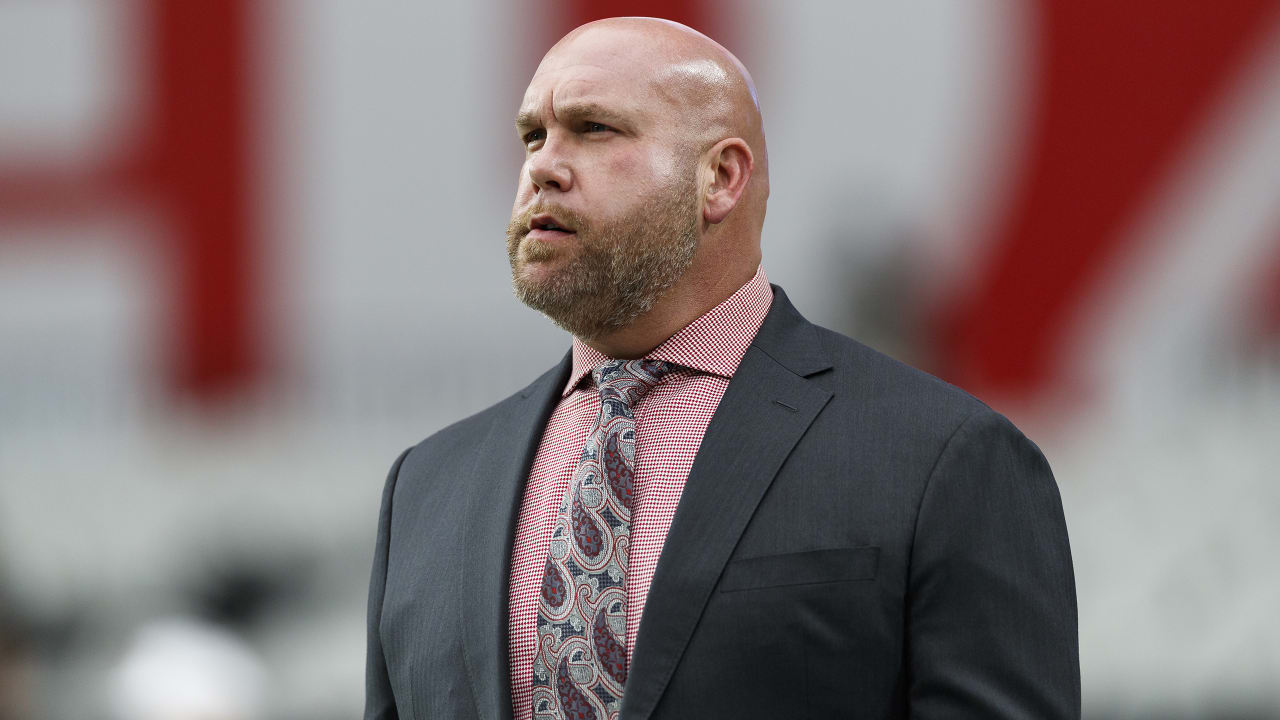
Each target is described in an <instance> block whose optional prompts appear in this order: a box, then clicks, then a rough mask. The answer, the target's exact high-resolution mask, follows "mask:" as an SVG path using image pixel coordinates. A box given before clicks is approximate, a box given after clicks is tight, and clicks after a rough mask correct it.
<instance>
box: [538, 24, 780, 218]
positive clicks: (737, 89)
mask: <svg viewBox="0 0 1280 720" xmlns="http://www.w3.org/2000/svg"><path fill="white" fill-rule="evenodd" d="M601 58H607V59H608V60H610V61H612V62H613V63H617V64H620V65H623V66H625V67H627V68H628V70H629V71H632V72H635V73H638V74H640V75H643V76H644V79H645V80H647V81H648V82H649V83H650V86H651V87H652V88H653V89H654V91H655V92H656V94H657V95H658V96H659V97H660V98H662V99H663V100H665V101H666V102H667V103H668V104H669V105H670V106H671V108H672V109H673V110H675V111H676V112H677V117H676V118H674V119H673V120H674V122H673V123H672V126H673V127H674V128H676V130H677V131H679V132H680V133H682V134H683V135H684V136H685V140H686V141H687V142H688V144H689V148H690V149H691V150H693V151H694V152H698V153H702V152H705V151H707V150H708V149H710V148H712V147H713V146H715V145H716V144H717V143H719V142H720V141H722V140H724V139H726V138H735V137H736V138H741V139H742V140H743V141H745V142H746V143H747V146H748V147H750V149H751V153H752V155H753V158H754V161H755V170H754V172H753V173H752V178H751V182H750V187H749V189H748V191H747V193H746V197H745V198H744V200H745V201H746V204H747V205H748V206H758V207H753V208H751V210H749V211H748V213H746V214H749V215H752V216H758V218H757V221H758V223H760V224H763V220H764V203H765V200H766V199H767V198H768V194H769V190H768V188H769V162H768V151H767V149H766V147H765V138H764V123H763V120H762V118H761V114H760V102H759V97H758V95H757V94H756V88H755V83H754V81H752V79H751V74H750V73H749V72H748V71H747V68H746V66H744V65H743V64H742V62H741V61H740V60H738V58H737V57H735V56H734V55H733V53H731V52H729V51H728V50H727V49H726V48H725V47H724V46H722V45H721V44H720V43H718V42H716V41H715V40H712V39H711V38H709V37H707V36H706V35H704V34H702V33H700V32H698V31H697V30H694V29H693V28H690V27H688V26H685V25H681V24H680V23H677V22H673V21H671V20H664V19H659V18H645V17H620V18H607V19H604V20H597V21H595V22H591V23H587V24H585V25H582V26H579V27H577V28H575V29H574V30H572V31H570V32H569V34H567V35H565V36H564V37H563V38H561V39H560V41H559V42H557V43H556V44H555V45H554V46H552V48H551V50H549V51H548V52H547V54H546V56H545V57H544V58H543V60H542V62H541V63H540V64H539V66H538V72H539V73H540V72H542V71H544V70H546V69H553V68H555V67H559V66H561V64H562V63H570V62H591V61H592V60H597V61H599V60H600V59H601ZM534 76H535V77H537V73H535V75H534Z"/></svg>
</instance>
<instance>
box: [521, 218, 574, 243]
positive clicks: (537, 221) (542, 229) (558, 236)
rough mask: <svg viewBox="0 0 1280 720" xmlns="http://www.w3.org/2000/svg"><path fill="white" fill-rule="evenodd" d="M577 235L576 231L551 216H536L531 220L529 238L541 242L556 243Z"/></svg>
mask: <svg viewBox="0 0 1280 720" xmlns="http://www.w3.org/2000/svg"><path fill="white" fill-rule="evenodd" d="M575 234H577V231H576V230H574V229H573V228H571V227H568V226H567V225H565V223H564V222H562V221H560V220H558V219H557V218H556V217H555V216H554V215H551V214H547V213H544V214H541V215H534V216H533V217H532V218H530V219H529V234H528V237H531V238H533V239H534V240H537V241H539V242H556V241H558V240H563V239H564V238H567V237H570V236H572V235H575Z"/></svg>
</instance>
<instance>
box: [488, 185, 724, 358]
mask: <svg viewBox="0 0 1280 720" xmlns="http://www.w3.org/2000/svg"><path fill="white" fill-rule="evenodd" d="M688 178H689V180H688V181H687V182H685V183H681V184H677V185H676V186H674V187H672V188H669V189H668V190H667V191H666V192H664V193H663V194H661V195H655V196H651V197H650V198H648V199H647V200H646V201H645V202H643V203H641V204H640V205H639V206H637V207H636V208H634V209H633V210H630V211H628V212H627V213H626V214H625V215H624V216H622V217H620V218H618V219H616V220H610V221H608V222H599V223H597V222H593V221H591V220H588V219H587V218H585V217H583V216H582V215H581V214H579V213H575V212H571V211H569V210H568V209H566V208H562V207H558V206H554V205H548V204H539V205H537V206H535V207H532V208H530V209H529V210H528V211H526V212H524V213H521V214H519V215H516V216H513V217H512V219H511V223H510V224H509V225H508V226H507V255H508V257H509V258H510V260H511V278H512V285H513V287H514V289H515V294H516V297H518V298H519V299H520V301H521V302H523V303H524V304H525V305H528V306H529V307H531V308H533V309H534V310H537V311H539V312H541V313H543V314H544V315H546V316H547V317H549V318H551V320H552V321H553V322H555V324H556V325H559V326H560V327H561V328H563V329H565V330H567V331H568V332H570V333H572V334H573V335H575V336H577V337H579V338H581V339H583V340H594V339H597V338H600V337H603V336H605V335H608V334H609V333H612V332H614V331H616V330H620V329H622V328H624V327H626V326H628V325H630V324H631V323H632V322H633V321H634V320H635V319H636V318H638V317H640V316H641V315H643V314H645V313H646V312H648V311H649V310H650V309H651V308H652V307H653V305H654V303H656V302H657V301H658V298H660V297H661V296H662V294H663V293H664V292H665V291H666V290H668V289H669V288H670V287H671V286H672V285H674V284H675V283H676V281H678V280H679V279H680V277H681V276H683V275H684V273H685V271H686V270H688V269H689V265H690V264H691V263H692V262H693V256H694V253H695V252H696V251H697V249H698V229H699V217H700V216H699V212H698V201H697V186H696V183H694V181H693V173H692V172H690V173H688ZM544 212H549V213H551V214H552V215H554V216H555V217H556V218H558V219H559V220H560V221H561V222H564V223H566V224H567V225H569V226H570V227H573V228H575V229H576V235H575V236H574V237H572V238H568V239H567V241H568V242H570V243H573V244H574V248H565V247H560V246H558V244H557V245H553V244H550V243H543V242H539V241H534V240H528V239H526V237H525V236H526V235H528V233H529V220H530V218H532V217H533V216H534V215H537V214H539V213H544ZM573 249H576V251H577V254H576V256H575V257H573V258H572V259H571V260H569V261H568V262H567V263H565V264H564V266H563V267H561V268H559V269H557V270H556V271H555V272H554V274H550V275H548V276H544V277H541V278H539V277H536V276H534V275H533V274H532V273H530V272H528V270H529V266H530V265H531V264H537V263H541V262H546V261H552V260H555V259H556V257H557V256H559V255H561V254H562V253H565V252H570V251H572V250H573Z"/></svg>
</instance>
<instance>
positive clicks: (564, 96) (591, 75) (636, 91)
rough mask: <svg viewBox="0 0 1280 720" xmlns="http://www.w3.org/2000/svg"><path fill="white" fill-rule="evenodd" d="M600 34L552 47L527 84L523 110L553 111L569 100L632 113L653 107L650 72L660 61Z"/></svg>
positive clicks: (651, 75) (616, 39) (618, 40)
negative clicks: (601, 105) (602, 105)
mask: <svg viewBox="0 0 1280 720" xmlns="http://www.w3.org/2000/svg"><path fill="white" fill-rule="evenodd" d="M603 35H604V34H589V35H588V36H585V37H580V38H575V39H574V40H573V41H572V42H570V43H568V44H565V45H562V46H557V47H555V48H552V50H551V51H550V52H548V53H547V55H546V57H544V58H543V59H542V62H541V63H540V64H539V65H538V70H537V71H536V72H535V73H534V75H533V79H532V80H531V81H529V87H528V88H527V89H526V90H525V94H524V99H523V100H522V102H521V104H520V108H521V111H522V112H527V111H535V112H538V111H545V110H548V109H551V110H552V111H554V110H555V108H556V107H557V106H559V105H563V104H567V103H570V102H573V103H596V104H606V105H609V106H610V107H614V108H616V109H618V110H619V111H631V112H635V113H641V112H643V110H644V109H645V108H650V107H653V105H654V101H655V99H656V98H655V97H654V89H655V88H654V82H653V78H654V68H655V67H656V65H657V64H659V62H660V61H659V60H658V59H657V58H656V57H654V56H653V55H652V54H649V55H648V57H646V56H645V54H643V53H638V52H636V51H635V49H634V48H631V47H628V44H627V43H626V41H625V40H622V39H621V38H616V37H615V38H612V40H609V39H608V38H606V37H603ZM548 105H549V107H548Z"/></svg>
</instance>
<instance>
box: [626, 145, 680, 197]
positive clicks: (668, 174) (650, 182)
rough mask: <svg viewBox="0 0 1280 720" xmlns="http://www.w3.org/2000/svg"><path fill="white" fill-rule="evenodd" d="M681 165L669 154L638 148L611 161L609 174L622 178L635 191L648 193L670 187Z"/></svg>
mask: <svg viewBox="0 0 1280 720" xmlns="http://www.w3.org/2000/svg"><path fill="white" fill-rule="evenodd" d="M678 167H679V163H677V162H676V160H675V158H674V157H673V156H672V155H671V154H670V153H669V152H663V151H659V150H654V149H642V148H637V149H636V151H635V152H630V153H625V154H620V155H618V156H616V157H614V158H612V159H611V162H610V166H609V173H610V175H612V176H613V177H616V178H622V179H623V180H624V182H626V183H627V184H628V185H629V186H630V187H631V188H632V189H633V190H635V191H639V192H646V191H652V190H660V189H662V188H666V187H670V185H671V183H672V182H673V181H675V179H676V174H677V169H678Z"/></svg>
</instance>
